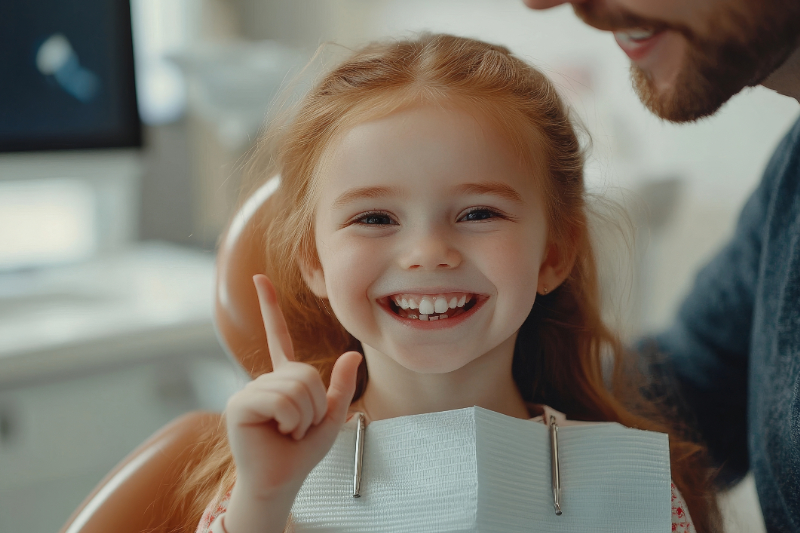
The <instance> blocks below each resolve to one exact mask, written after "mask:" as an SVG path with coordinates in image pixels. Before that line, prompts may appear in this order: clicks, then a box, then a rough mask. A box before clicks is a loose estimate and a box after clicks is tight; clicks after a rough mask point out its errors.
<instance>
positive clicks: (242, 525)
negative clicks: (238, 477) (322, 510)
mask: <svg viewBox="0 0 800 533" xmlns="http://www.w3.org/2000/svg"><path fill="white" fill-rule="evenodd" d="M295 496H296V494H286V493H285V492H284V493H281V494H275V496H274V497H271V498H264V497H255V496H254V495H253V494H252V493H251V492H250V491H248V490H247V488H246V487H244V486H243V485H242V484H241V483H236V484H235V485H234V487H233V490H232V491H231V498H230V501H229V502H228V509H227V511H226V512H225V515H224V530H225V532H226V533H251V532H252V533H281V532H283V531H284V529H285V526H286V521H287V519H288V518H289V513H290V512H291V510H292V504H293V503H294V498H295Z"/></svg>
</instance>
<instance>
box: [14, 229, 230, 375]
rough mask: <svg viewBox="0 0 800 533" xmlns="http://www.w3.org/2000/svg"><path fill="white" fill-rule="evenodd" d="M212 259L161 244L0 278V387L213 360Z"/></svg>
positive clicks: (205, 254)
mask: <svg viewBox="0 0 800 533" xmlns="http://www.w3.org/2000/svg"><path fill="white" fill-rule="evenodd" d="M213 278H214V256H213V253H211V252H203V251H198V250H191V249H186V248H180V247H177V246H173V245H168V244H164V243H137V244H136V245H135V246H132V247H131V248H129V249H127V250H125V251H124V252H120V253H116V254H113V255H108V256H105V257H99V258H96V259H93V260H91V261H88V262H85V263H81V264H74V265H68V266H60V267H51V268H44V269H37V270H30V271H23V272H12V273H0V387H3V386H13V385H14V384H16V383H20V382H27V381H31V380H38V379H42V378H49V377H53V376H57V375H59V374H63V373H66V372H82V371H87V370H90V369H91V368H92V367H95V368H96V367H98V366H99V365H103V364H107V365H113V364H121V363H126V362H131V361H135V360H139V359H147V358H153V357H159V356H163V355H169V354H174V353H191V352H194V351H206V352H208V351H217V352H219V351H220V350H221V348H220V347H219V344H218V343H217V341H216V337H215V334H214V329H213V324H212V305H213Z"/></svg>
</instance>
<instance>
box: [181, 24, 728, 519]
mask: <svg viewBox="0 0 800 533" xmlns="http://www.w3.org/2000/svg"><path fill="white" fill-rule="evenodd" d="M273 131H274V132H275V133H274V139H276V142H275V143H264V144H263V146H264V147H265V148H264V149H265V150H270V151H269V160H270V162H271V163H270V165H269V166H268V167H267V168H263V169H262V170H261V172H262V174H263V175H264V176H272V175H274V174H279V175H280V185H279V187H278V189H277V191H276V192H275V193H274V194H273V196H272V197H271V198H270V199H269V200H268V201H269V202H270V208H269V213H270V214H269V220H267V221H265V227H266V228H267V229H266V235H265V242H266V255H267V269H266V276H261V275H260V276H256V278H255V280H254V281H255V285H256V289H257V291H258V295H259V299H260V301H261V309H262V314H263V317H264V324H265V327H266V332H267V343H268V346H269V357H270V359H269V360H264V361H262V365H261V367H259V368H254V369H249V370H251V372H252V373H253V374H254V375H257V376H258V377H257V378H256V379H255V380H253V381H252V382H251V383H249V384H248V385H247V386H246V387H245V388H244V389H243V390H242V391H240V392H239V393H237V394H236V395H234V396H233V397H232V398H231V400H230V402H229V404H228V408H227V411H226V424H227V440H226V439H225V438H224V436H220V437H219V438H218V439H217V441H216V444H215V446H214V449H213V452H212V453H211V454H210V455H209V456H208V459H207V461H206V463H205V464H204V465H203V468H201V469H199V470H197V471H195V472H194V473H193V474H192V476H191V477H190V479H189V480H188V481H187V483H186V487H185V490H186V493H187V494H191V495H192V496H193V498H194V504H193V505H194V506H195V507H197V514H194V515H193V516H194V523H193V524H192V527H194V525H196V524H197V518H199V511H200V510H202V508H206V511H205V513H204V515H203V518H202V520H201V523H200V525H199V526H197V531H198V532H206V531H220V532H227V533H247V532H254V533H255V532H260V533H266V532H273V531H274V532H278V531H283V530H284V528H285V527H286V524H287V519H288V517H289V514H290V510H291V507H292V503H293V501H294V498H295V496H296V495H297V493H298V491H299V489H300V487H301V485H302V484H303V482H304V480H305V479H306V477H307V475H308V473H309V472H310V471H311V470H312V469H313V467H314V466H315V465H316V464H317V463H318V462H319V461H320V460H321V459H322V458H323V457H324V456H325V454H326V453H327V452H328V450H329V449H330V447H331V445H332V444H333V442H334V440H335V438H336V436H337V434H338V432H339V430H340V429H341V427H342V425H343V424H344V422H345V420H346V419H347V417H348V413H353V412H356V411H360V412H363V413H365V414H366V418H367V420H368V421H375V420H381V419H386V418H392V417H398V416H403V415H414V414H420V413H429V412H435V411H444V410H450V409H459V408H464V407H471V406H480V407H483V408H486V409H490V410H492V411H496V412H499V413H503V414H506V415H509V416H513V417H517V418H522V419H529V418H532V417H535V416H536V415H540V414H542V413H543V412H544V410H548V412H552V411H550V410H551V409H553V410H558V411H559V412H563V413H564V415H565V417H566V418H565V417H564V415H561V414H560V413H559V420H561V421H562V423H564V424H568V423H569V420H580V421H613V422H619V423H621V424H624V425H626V426H629V427H637V428H642V429H650V430H655V431H662V432H670V431H671V430H670V428H669V427H667V426H666V425H664V424H662V423H657V422H655V421H653V420H652V419H651V418H646V417H644V416H641V414H637V413H642V412H644V411H643V410H642V407H641V406H643V405H645V402H644V401H643V400H642V399H641V398H638V388H637V387H636V386H633V385H627V386H626V383H627V382H628V381H629V380H627V379H626V377H625V375H624V366H625V365H623V349H622V346H621V344H620V341H619V339H618V338H617V337H616V336H615V335H614V334H613V333H612V332H611V331H610V330H609V329H608V328H607V327H606V326H605V325H604V323H603V321H602V320H601V316H600V298H599V288H598V281H597V271H596V270H597V269H596V264H595V258H594V253H593V251H592V246H591V242H590V239H589V227H588V222H587V205H586V195H585V190H584V183H583V156H582V153H581V149H580V146H579V142H578V139H577V137H576V134H575V131H574V128H573V125H572V123H571V121H570V119H569V116H568V112H567V110H566V108H565V106H564V105H563V103H562V102H561V100H560V99H559V97H558V96H557V94H556V91H555V90H554V88H553V86H552V84H551V83H550V82H549V81H548V80H547V79H546V78H545V77H544V76H543V75H542V74H541V73H540V72H538V71H537V70H535V69H533V68H532V67H530V66H529V65H527V64H526V63H524V62H523V61H521V60H519V59H517V58H516V57H514V56H513V55H512V54H511V53H510V52H509V51H508V50H506V49H505V48H502V47H498V46H493V45H489V44H486V43H482V42H479V41H474V40H470V39H463V38H457V37H452V36H447V35H423V36H421V37H420V38H418V39H415V40H408V41H392V42H387V43H381V44H373V45H370V46H368V47H366V48H364V49H362V50H361V51H359V52H357V53H355V54H354V55H353V56H352V57H351V58H349V59H348V60H347V61H345V62H344V63H343V64H341V65H340V66H338V67H337V68H335V69H334V70H333V71H332V72H330V73H329V74H327V75H326V76H325V77H324V78H323V79H322V81H321V82H320V83H319V84H318V85H317V86H316V87H315V88H314V89H313V90H312V91H311V92H310V93H309V94H308V95H307V96H306V97H305V99H304V100H303V101H302V102H301V104H300V105H299V108H298V111H297V113H296V115H295V116H294V117H293V119H292V120H291V122H290V123H289V124H288V125H287V126H285V127H283V128H280V129H276V130H273ZM267 146H271V148H269V149H268V148H266V147H267ZM270 280H271V281H270ZM609 358H611V359H613V362H614V364H613V365H610V364H609V361H610V359H609ZM326 385H327V386H326ZM632 405H636V406H637V410H636V412H633V410H632V407H631V406H632ZM648 412H651V411H648ZM567 419H569V420H567ZM670 446H671V455H672V476H673V480H674V484H673V518H674V521H673V530H677V531H692V530H694V529H695V528H696V530H697V531H710V530H711V529H712V524H713V522H714V520H713V518H714V517H715V516H716V508H715V505H714V502H713V499H712V498H711V497H710V496H709V494H710V493H709V481H708V475H707V470H706V469H704V468H703V463H702V461H701V460H700V458H701V456H702V453H701V451H702V450H701V448H700V447H699V446H697V445H694V444H692V443H689V442H686V441H684V440H681V439H680V438H679V437H678V436H676V435H674V434H673V435H671V439H670ZM209 502H211V503H210V504H209ZM684 502H685V503H684ZM686 504H688V505H686ZM687 507H688V509H687ZM689 510H690V511H691V517H692V518H689V512H688V511H689ZM620 519H621V520H623V519H624V518H623V517H621V518H620ZM187 529H188V528H187Z"/></svg>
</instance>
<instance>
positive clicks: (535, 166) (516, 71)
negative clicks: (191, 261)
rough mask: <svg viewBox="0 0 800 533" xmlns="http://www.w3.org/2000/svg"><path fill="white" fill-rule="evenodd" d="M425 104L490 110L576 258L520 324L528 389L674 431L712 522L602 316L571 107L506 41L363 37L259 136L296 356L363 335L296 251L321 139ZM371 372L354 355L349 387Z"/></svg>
mask: <svg viewBox="0 0 800 533" xmlns="http://www.w3.org/2000/svg"><path fill="white" fill-rule="evenodd" d="M424 104H428V105H430V104H432V105H448V106H451V105H455V106H458V107H459V108H460V109H462V110H466V111H468V112H471V111H474V112H476V113H480V115H481V117H482V118H483V119H485V120H490V121H491V122H492V125H493V126H495V127H496V128H497V129H498V131H500V132H501V133H502V134H503V135H504V136H505V138H507V139H508V141H509V142H510V143H511V145H512V146H513V147H514V149H515V150H516V151H517V154H518V155H519V157H520V158H521V160H522V161H523V162H524V163H525V164H527V165H529V167H528V168H529V169H530V171H531V176H532V178H531V179H534V178H533V176H536V178H535V179H537V184H538V185H539V187H540V189H541V190H542V196H543V198H544V199H545V203H546V217H547V223H548V231H549V240H550V242H551V243H553V244H555V245H556V246H558V247H559V248H560V251H561V252H563V253H566V254H570V255H571V256H574V257H575V258H576V260H575V263H574V266H573V268H572V270H571V272H570V273H569V276H568V277H567V279H566V280H565V281H564V283H563V284H562V285H561V286H559V287H558V288H557V289H555V290H554V291H552V292H551V293H549V294H547V295H545V296H539V297H537V299H536V302H535V304H534V306H533V309H532V310H531V312H530V314H529V316H528V317H527V319H526V320H525V322H524V324H523V325H522V327H521V329H520V331H519V335H518V338H517V343H516V348H515V353H514V360H513V367H512V371H513V377H514V379H515V381H516V384H517V386H518V387H519V390H520V392H521V394H522V396H523V398H524V399H525V400H526V401H528V402H533V403H544V404H548V405H550V406H552V407H553V408H555V409H558V410H560V411H562V412H564V413H565V414H566V415H567V416H568V417H569V418H572V419H576V420H594V421H614V422H619V423H621V424H623V425H625V426H628V427H634V428H640V429H647V430H653V431H660V432H664V433H669V435H670V454H671V464H672V478H673V481H674V483H675V484H676V485H677V487H678V488H679V490H680V491H681V493H682V495H683V497H684V499H685V500H686V503H687V505H688V507H689V511H690V513H691V516H692V519H693V521H694V524H695V527H696V528H697V531H698V532H700V533H703V532H710V531H715V530H716V529H717V528H718V524H719V522H720V520H719V512H718V509H717V507H716V500H715V498H714V495H713V492H712V490H711V479H710V478H711V476H710V469H709V468H708V467H707V465H706V458H705V452H704V449H703V447H702V446H700V445H698V444H696V443H694V442H691V441H690V440H688V439H687V438H686V437H685V436H684V433H683V432H682V431H679V430H677V429H676V427H675V426H674V425H673V424H671V423H668V422H667V418H666V417H664V416H662V415H661V413H660V411H659V409H658V408H657V407H656V406H655V404H654V403H653V402H652V400H646V399H645V398H644V397H643V396H642V393H641V392H640V391H641V390H642V389H641V385H642V383H643V382H642V380H641V379H640V378H637V377H635V376H636V375H637V373H636V365H635V364H631V363H630V362H629V361H630V360H629V359H628V357H627V356H626V352H625V350H624V348H623V345H622V343H621V341H620V339H619V337H618V336H617V335H616V334H615V333H614V332H612V331H611V330H610V329H609V327H607V325H606V324H605V323H604V321H603V319H602V318H601V301H600V287H599V282H598V274H597V264H596V259H595V253H594V251H593V248H592V242H591V239H590V231H589V230H590V228H589V224H588V212H589V206H588V205H587V193H586V190H585V187H584V180H583V167H584V155H583V151H582V149H581V145H580V142H579V139H578V136H577V134H576V130H575V127H574V125H573V122H572V120H571V119H570V115H569V111H568V109H567V107H566V106H565V105H564V103H563V101H562V100H561V98H560V97H559V96H558V94H557V91H556V90H555V88H554V86H553V85H552V83H551V82H550V81H549V80H548V79H547V78H546V77H545V76H544V75H543V74H542V73H541V72H539V71H538V70H536V69H535V68H533V67H531V66H530V65H528V64H527V63H525V62H524V61H522V60H520V59H519V58H517V57H515V56H514V55H513V54H512V53H511V52H510V51H509V50H508V49H506V48H504V47H502V46H495V45H491V44H487V43H484V42H481V41H477V40H472V39H466V38H460V37H454V36H450V35H438V34H423V35H421V36H419V37H417V38H414V39H408V40H395V41H387V42H379V43H373V44H370V45H368V46H366V47H364V48H362V49H360V50H358V51H356V52H355V53H353V54H352V56H351V57H349V59H347V60H345V61H344V62H343V63H341V64H339V65H338V66H337V67H335V68H334V69H333V70H331V71H330V72H328V73H327V74H326V75H324V76H323V77H322V78H321V80H320V81H319V82H318V83H317V84H316V86H315V87H314V88H313V89H312V90H311V91H310V92H309V93H308V94H307V95H306V96H305V98H304V99H303V100H302V101H301V102H300V104H299V105H298V106H297V107H296V109H295V111H294V112H293V114H292V116H291V118H290V119H288V120H286V121H282V122H277V123H276V124H273V125H272V127H271V128H270V129H269V130H268V131H267V133H266V134H265V135H264V136H262V138H261V139H260V141H259V142H258V144H257V146H256V148H255V150H254V157H253V159H252V165H251V169H252V171H253V172H254V173H255V174H256V175H257V176H259V177H260V179H261V180H262V181H263V180H264V179H267V178H269V177H271V176H273V175H276V174H279V175H280V176H281V183H280V186H279V188H278V190H277V191H276V193H275V194H273V196H272V197H271V198H270V199H269V200H268V202H269V206H268V208H267V209H265V210H264V211H265V212H268V215H267V218H266V219H265V220H263V221H261V224H262V228H263V234H264V247H265V253H266V272H265V273H266V274H267V276H269V277H270V279H271V280H272V281H273V283H274V285H275V287H276V289H277V292H278V297H279V301H280V305H281V309H282V310H283V313H284V314H285V316H286V322H287V324H288V325H289V329H290V332H291V335H292V339H293V341H294V344H295V351H296V358H297V359H298V360H301V361H304V362H306V363H309V364H311V365H314V366H315V367H316V368H317V369H318V370H319V372H320V374H321V375H322V377H323V380H324V381H325V382H326V383H328V380H329V379H330V373H331V369H332V367H333V364H334V362H335V360H336V358H337V357H338V356H339V355H340V354H342V353H343V352H345V351H347V350H351V349H360V343H359V341H358V340H357V339H355V338H354V337H352V336H351V335H350V334H349V333H348V332H347V331H346V330H345V329H344V328H343V327H342V325H341V324H340V323H339V322H338V320H337V319H336V316H335V315H334V314H333V313H332V312H331V311H330V307H329V306H328V305H327V302H326V301H324V300H321V299H319V298H317V297H316V296H314V295H313V294H312V293H311V291H310V290H309V288H308V287H307V286H306V284H305V282H304V281H303V277H302V274H301V270H300V268H299V264H301V262H305V263H306V264H309V265H318V264H319V259H318V257H317V252H316V247H315V242H314V231H313V230H314V218H313V210H314V206H315V204H316V199H317V191H318V186H317V185H318V182H319V177H318V174H319V168H320V165H321V163H322V162H324V159H325V156H326V150H328V149H329V148H330V147H331V146H332V145H333V143H334V141H335V140H336V139H337V138H338V137H339V136H341V135H342V134H343V133H344V132H346V131H347V130H348V129H349V128H352V127H353V126H354V125H355V124H358V123H360V122H364V121H366V120H370V119H376V118H379V117H382V116H386V115H388V114H389V113H392V112H394V111H397V110H400V109H404V108H408V107H410V106H415V105H424ZM245 361H246V366H247V368H246V369H247V370H248V371H249V372H250V374H251V375H253V376H257V375H260V374H262V373H264V372H270V371H271V370H272V369H271V366H270V359H269V356H268V354H267V352H266V348H265V349H264V351H263V352H260V355H259V357H246V358H245ZM367 380H368V375H367V371H366V366H365V365H363V364H362V365H361V368H360V369H359V379H358V387H357V390H356V398H358V397H359V396H360V395H361V394H362V393H363V391H364V388H365V386H366V383H367ZM202 446H203V447H204V449H203V460H202V462H200V463H199V464H196V465H193V466H192V468H191V469H187V472H186V475H185V479H184V480H183V486H182V487H183V488H182V490H181V491H179V493H178V495H177V497H176V501H175V510H176V513H175V519H176V522H175V528H174V529H178V530H183V531H187V532H191V531H194V528H195V527H196V526H197V523H198V522H199V519H200V516H201V514H202V512H203V510H204V508H206V507H207V506H208V505H209V503H210V502H214V501H215V500H218V499H220V498H222V497H223V496H224V495H225V494H226V493H227V492H228V491H229V490H230V488H231V487H232V486H233V484H234V482H235V479H236V470H235V465H234V462H233V459H232V457H231V454H230V450H229V448H228V444H227V440H226V436H225V434H224V430H223V429H220V430H218V431H216V432H215V433H214V434H211V435H209V436H208V439H207V440H206V442H205V443H204V444H203V445H202Z"/></svg>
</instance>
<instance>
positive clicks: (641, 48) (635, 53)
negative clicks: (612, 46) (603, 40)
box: [613, 29, 664, 61]
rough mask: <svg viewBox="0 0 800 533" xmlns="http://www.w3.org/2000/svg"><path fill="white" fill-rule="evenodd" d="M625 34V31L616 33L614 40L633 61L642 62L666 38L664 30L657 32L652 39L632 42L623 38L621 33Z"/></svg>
mask: <svg viewBox="0 0 800 533" xmlns="http://www.w3.org/2000/svg"><path fill="white" fill-rule="evenodd" d="M623 32H624V31H623V30H619V31H614V32H613V33H614V40H615V41H617V44H618V45H619V47H620V48H622V51H623V52H625V54H626V55H627V56H628V57H629V58H630V59H631V61H641V60H642V59H644V58H645V57H646V56H647V54H649V53H650V51H651V50H652V49H653V47H654V46H655V45H656V44H657V43H658V41H659V40H660V39H661V38H662V37H663V36H664V30H663V29H662V30H656V31H655V32H653V34H652V35H651V36H650V37H648V38H646V39H641V40H636V41H630V40H625V39H622V38H621V36H620V35H619V33H623Z"/></svg>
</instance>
